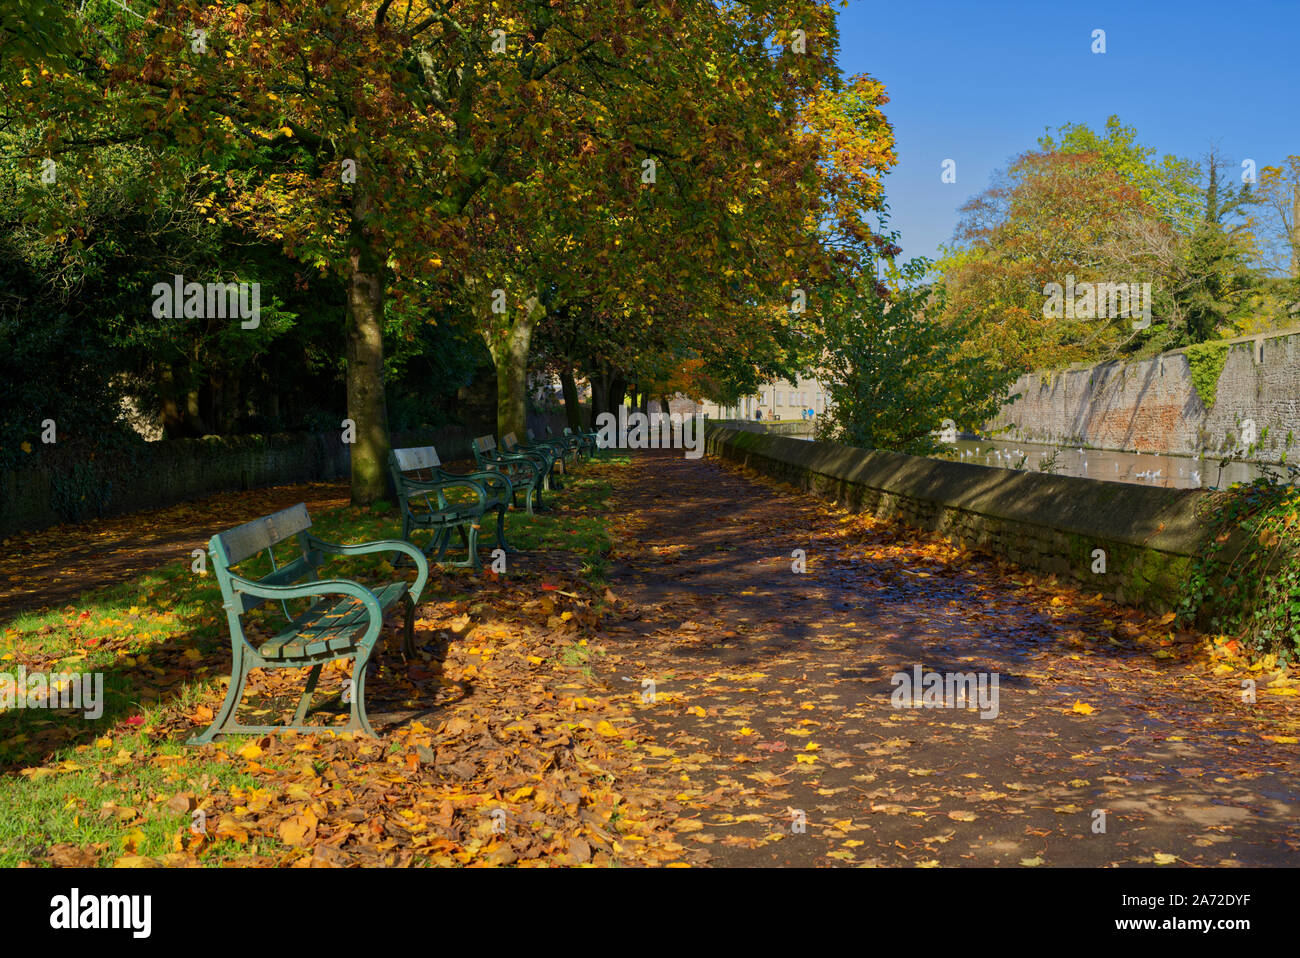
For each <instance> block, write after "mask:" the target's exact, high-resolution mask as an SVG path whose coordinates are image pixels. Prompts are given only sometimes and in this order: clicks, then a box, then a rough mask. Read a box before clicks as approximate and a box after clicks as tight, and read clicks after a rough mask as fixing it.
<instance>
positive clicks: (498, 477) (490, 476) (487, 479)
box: [438, 469, 514, 499]
mask: <svg viewBox="0 0 1300 958" xmlns="http://www.w3.org/2000/svg"><path fill="white" fill-rule="evenodd" d="M438 471H439V473H440V474H441V475H442V477H443V478H444V479H472V480H474V481H475V482H479V483H482V484H483V486H484V487H490V486H499V485H504V486H505V489H503V490H502V491H503V492H504V493H505V495H506V498H507V499H509V498H510V497H511V496H512V495H513V494H514V484H513V483H511V481H510V477H509V476H507V475H506V474H505V473H504V472H489V471H488V470H486V469H485V470H481V471H478V472H465V473H455V472H447V471H446V470H445V469H440V470H438Z"/></svg>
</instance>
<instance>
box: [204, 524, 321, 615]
mask: <svg viewBox="0 0 1300 958" xmlns="http://www.w3.org/2000/svg"><path fill="white" fill-rule="evenodd" d="M310 528H311V516H309V515H308V514H307V505H306V503H303V502H300V503H298V504H297V505H296V506H290V507H289V508H288V509H281V510H280V511H279V512H275V513H272V514H271V515H269V516H263V517H262V518H260V519H254V520H253V521H252V522H245V523H244V524H243V525H242V526H235V528H233V529H230V530H228V531H226V532H219V533H217V534H216V535H215V536H213V537H212V538H211V539H210V540H209V542H208V553H209V555H211V556H212V568H213V571H214V573H215V574H216V577H217V584H218V585H219V586H220V587H221V597H222V599H223V601H224V602H225V605H226V609H227V611H228V612H229V614H230V617H231V619H232V620H236V619H238V617H239V616H240V615H243V614H244V613H245V612H247V611H248V610H249V609H255V608H257V606H259V605H261V604H262V603H263V602H265V601H267V600H266V599H263V598H261V597H259V596H252V595H248V594H247V593H240V595H239V598H238V599H236V597H235V591H234V589H233V588H232V585H231V581H230V568H231V567H232V566H237V565H239V564H240V563H241V562H244V561H245V560H247V559H251V558H252V557H253V556H255V555H257V554H258V553H261V552H265V553H266V554H267V555H268V556H269V557H270V559H271V572H270V573H268V574H267V575H265V576H263V577H262V578H261V579H258V580H257V581H258V582H261V583H262V584H263V585H290V584H292V583H295V582H297V581H299V580H300V579H315V578H316V567H317V566H318V565H319V564H320V561H321V556H320V554H319V553H318V552H317V551H316V550H314V549H309V548H308V547H307V538H306V532H307V530H308V529H310ZM295 537H296V538H297V539H298V543H299V545H300V547H301V550H302V554H301V555H300V556H298V557H297V558H295V559H294V560H293V561H291V562H287V563H285V564H284V565H282V566H277V565H276V562H275V552H274V547H275V546H277V545H279V544H280V543H281V542H284V541H286V540H288V539H292V538H295ZM281 606H283V608H284V614H285V616H286V617H287V618H292V616H290V615H289V609H288V606H287V605H286V604H285V603H281ZM232 624H233V622H232Z"/></svg>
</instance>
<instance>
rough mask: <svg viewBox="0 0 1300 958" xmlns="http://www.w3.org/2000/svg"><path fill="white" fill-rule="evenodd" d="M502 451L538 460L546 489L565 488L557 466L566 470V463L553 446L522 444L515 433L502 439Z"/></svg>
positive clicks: (507, 434) (510, 433)
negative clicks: (557, 473) (557, 472)
mask: <svg viewBox="0 0 1300 958" xmlns="http://www.w3.org/2000/svg"><path fill="white" fill-rule="evenodd" d="M501 449H502V451H503V452H505V453H507V454H512V455H524V456H532V457H533V458H535V459H536V460H537V463H538V465H540V466H541V467H542V477H543V478H542V483H543V485H544V487H545V488H546V489H562V488H564V486H563V484H562V483H561V482H560V477H559V476H557V475H556V474H555V473H556V467H557V466H558V467H559V468H560V469H561V470H563V468H564V461H563V458H562V457H561V455H560V451H559V450H558V449H555V448H554V447H553V446H543V445H533V444H529V443H521V442H520V441H519V440H518V439H516V438H515V434H514V433H513V432H508V433H506V434H505V435H504V436H502V437H501Z"/></svg>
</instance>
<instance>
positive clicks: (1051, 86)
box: [840, 0, 1300, 257]
mask: <svg viewBox="0 0 1300 958" xmlns="http://www.w3.org/2000/svg"><path fill="white" fill-rule="evenodd" d="M840 23H841V31H842V33H841V41H840V42H841V47H840V66H841V69H842V70H843V71H844V73H846V74H854V73H869V74H871V75H872V76H874V77H876V78H877V79H879V80H882V81H884V83H885V86H886V89H887V90H888V92H889V96H890V102H889V103H888V104H887V105H886V107H885V114H886V116H888V118H889V119H890V121H891V122H892V123H893V125H894V135H895V138H896V142H897V152H898V165H897V166H896V167H895V169H894V172H893V173H891V174H890V175H889V176H888V178H887V179H886V184H885V186H886V191H887V193H888V199H889V203H890V207H891V211H892V216H891V225H892V227H893V228H894V229H896V230H899V231H900V232H901V234H902V245H903V252H904V256H906V257H910V256H918V255H923V256H933V255H934V254H935V252H936V250H937V248H938V246H939V244H941V243H945V242H947V241H948V240H949V239H950V237H951V236H952V231H953V228H954V227H955V226H956V222H957V208H958V207H959V206H961V204H962V203H963V202H965V200H966V199H967V198H969V197H970V196H972V195H974V194H976V193H978V192H980V191H981V190H983V189H984V188H985V187H986V186H987V185H988V183H989V175H990V174H991V173H992V172H993V171H995V170H997V169H1000V168H1003V167H1005V166H1006V165H1007V161H1008V160H1010V159H1011V158H1012V157H1013V156H1015V155H1017V154H1019V153H1021V152H1023V151H1025V150H1028V149H1032V148H1033V147H1034V146H1035V142H1036V140H1037V138H1038V136H1039V135H1040V134H1041V133H1042V132H1043V129H1044V127H1046V126H1051V127H1052V128H1053V129H1055V128H1056V127H1058V126H1060V125H1061V124H1063V123H1066V122H1071V121H1072V122H1076V123H1086V124H1088V125H1089V126H1091V127H1093V128H1094V129H1101V127H1102V126H1103V125H1104V123H1105V121H1106V118H1107V117H1108V116H1109V115H1111V114H1112V113H1116V114H1118V115H1119V117H1120V119H1121V120H1123V121H1124V122H1125V123H1126V124H1129V125H1131V126H1134V127H1136V128H1137V131H1138V138H1139V140H1140V141H1141V142H1142V143H1144V144H1146V145H1148V146H1154V147H1155V148H1156V149H1157V150H1158V151H1159V153H1160V154H1164V153H1175V154H1178V155H1180V156H1187V157H1191V158H1195V159H1199V158H1200V157H1201V156H1202V155H1203V154H1204V153H1205V152H1206V150H1207V149H1208V148H1209V147H1210V145H1211V144H1212V143H1213V144H1216V145H1217V146H1218V147H1219V148H1220V150H1221V152H1222V153H1223V154H1224V156H1226V157H1228V158H1231V159H1232V160H1233V162H1234V164H1240V162H1241V160H1243V159H1246V158H1250V159H1253V160H1255V161H1256V163H1257V164H1258V165H1259V166H1264V165H1267V164H1269V163H1276V162H1277V161H1278V160H1280V159H1281V158H1282V157H1283V156H1285V155H1286V154H1288V153H1300V0H1247V2H1245V3H1237V4H1231V3H1228V4H1225V3H1214V4H1212V3H1206V2H1201V0H1158V2H1155V0H1128V2H1119V3H1113V2H1097V0H1093V2H1087V3H1080V2H1065V0H1037V2H1034V0H1002V2H981V0H892V2H889V3H882V2H878V0H856V2H850V4H849V6H848V7H847V8H846V9H845V10H844V11H843V12H842V14H841V20H840ZM1094 29H1102V30H1105V31H1106V52H1105V53H1104V54H1094V53H1092V51H1091V46H1092V31H1093V30H1094ZM945 159H953V160H955V161H956V164H957V167H956V172H957V182H956V183H953V184H944V183H942V182H941V181H940V173H941V167H942V164H943V161H944V160H945ZM1238 168H1239V167H1238Z"/></svg>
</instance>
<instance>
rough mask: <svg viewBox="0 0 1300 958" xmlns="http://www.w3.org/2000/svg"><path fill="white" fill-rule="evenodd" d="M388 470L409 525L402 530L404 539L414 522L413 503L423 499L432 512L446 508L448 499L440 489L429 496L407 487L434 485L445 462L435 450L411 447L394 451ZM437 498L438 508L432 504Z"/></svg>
mask: <svg viewBox="0 0 1300 958" xmlns="http://www.w3.org/2000/svg"><path fill="white" fill-rule="evenodd" d="M388 468H389V471H391V472H392V474H393V488H394V489H395V490H397V501H398V503H399V504H400V505H401V507H402V521H403V522H404V523H406V524H407V525H406V526H404V528H403V535H405V534H406V532H407V531H409V523H411V522H413V521H414V520H415V511H414V510H413V509H412V508H411V499H412V498H414V499H417V500H419V499H423V500H424V504H425V505H426V506H428V508H429V510H430V511H431V512H432V511H434V510H435V508H437V509H445V508H446V507H447V499H446V496H444V495H443V492H442V490H441V489H439V490H436V491H434V492H432V493H431V492H430V491H429V490H428V489H420V488H419V487H417V486H413V485H408V484H407V483H408V480H410V481H411V482H417V481H421V480H423V481H426V482H431V481H435V480H437V479H438V470H439V469H441V468H442V460H441V459H439V458H438V450H437V449H435V448H434V447H433V446H412V447H410V448H408V449H394V450H392V452H391V453H390V454H389V457H388ZM408 472H413V473H424V474H425V475H424V476H419V477H416V476H409V477H408V476H407V475H406V473H408ZM430 495H432V496H435V497H436V498H437V500H438V505H437V506H436V507H435V506H434V504H433V500H432V499H430V498H429V496H430Z"/></svg>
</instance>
